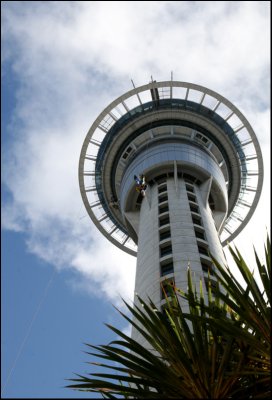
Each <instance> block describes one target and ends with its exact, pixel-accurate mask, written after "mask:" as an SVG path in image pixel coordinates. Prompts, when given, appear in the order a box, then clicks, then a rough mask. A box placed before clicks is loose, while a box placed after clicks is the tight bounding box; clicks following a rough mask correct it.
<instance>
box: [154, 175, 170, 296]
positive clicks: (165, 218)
mask: <svg viewBox="0 0 272 400" xmlns="http://www.w3.org/2000/svg"><path fill="white" fill-rule="evenodd" d="M156 181H157V182H158V196H159V197H158V203H159V240H160V242H162V241H166V242H164V243H161V244H160V258H163V257H165V256H171V254H172V243H171V230H170V226H169V225H170V218H169V205H168V194H167V182H166V177H161V178H160V179H159V181H158V177H157V178H156ZM165 213H167V214H165ZM167 239H168V240H167ZM173 272H174V265H173V259H172V257H170V258H167V259H166V260H162V261H161V262H160V275H161V277H164V276H166V275H168V274H172V273H173ZM169 283H170V284H171V285H174V279H173V278H171V279H167V280H165V281H163V283H162V284H161V299H165V297H166V296H167V297H169V296H170V294H171V293H170V291H169V286H168V285H169Z"/></svg>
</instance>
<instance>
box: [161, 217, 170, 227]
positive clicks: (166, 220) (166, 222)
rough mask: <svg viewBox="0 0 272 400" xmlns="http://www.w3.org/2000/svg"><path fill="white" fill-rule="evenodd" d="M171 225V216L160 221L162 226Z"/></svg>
mask: <svg viewBox="0 0 272 400" xmlns="http://www.w3.org/2000/svg"><path fill="white" fill-rule="evenodd" d="M169 223H170V219H169V215H167V216H165V217H162V218H160V219H159V224H160V226H164V225H167V224H169Z"/></svg>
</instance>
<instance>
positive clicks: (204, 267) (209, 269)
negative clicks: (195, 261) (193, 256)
mask: <svg viewBox="0 0 272 400" xmlns="http://www.w3.org/2000/svg"><path fill="white" fill-rule="evenodd" d="M201 267H202V271H203V272H205V273H206V274H208V273H209V274H210V275H214V271H213V266H212V263H211V262H210V263H209V262H208V261H207V260H205V261H203V260H201Z"/></svg>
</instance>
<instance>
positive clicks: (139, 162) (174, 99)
mask: <svg viewBox="0 0 272 400" xmlns="http://www.w3.org/2000/svg"><path fill="white" fill-rule="evenodd" d="M139 174H144V175H145V179H146V183H147V189H146V195H145V197H142V195H141V194H140V193H139V192H137V191H136V190H135V181H134V175H139ZM262 183H263V162H262V155H261V150H260V146H259V143H258V141H257V138H256V135H255V133H254V131H253V129H252V127H251V126H250V124H249V123H248V121H247V120H246V118H245V117H244V116H243V114H242V113H241V112H240V111H239V110H238V109H237V108H236V107H235V106H234V105H233V104H232V103H230V102H229V101H228V100H227V99H225V98H224V97H222V96H220V95H219V94H217V93H215V92H213V91H212V90H209V89H207V88H205V87H203V86H199V85H195V84H192V83H186V82H178V81H172V80H171V81H166V82H151V83H149V84H147V85H144V86H141V87H138V88H134V89H133V90H130V91H129V92H127V93H125V94H124V95H122V96H120V97H119V98H118V99H116V100H115V101H113V102H112V103H111V104H110V105H109V106H108V107H107V108H106V109H105V110H104V111H103V112H102V113H101V114H100V115H99V116H98V118H97V119H96V120H95V121H94V123H93V125H92V127H91V128H90V130H89V132H88V134H87V136H86V138H85V141H84V144H83V147H82V151H81V155H80V161H79V184H80V191H81V195H82V198H83V202H84V204H85V207H86V210H87V212H88V214H89V216H90V217H91V219H92V221H93V222H94V224H95V225H96V226H97V228H98V229H99V230H100V231H101V232H102V233H103V234H104V235H105V236H106V237H107V238H108V239H109V240H110V241H111V242H112V243H114V244H115V245H116V246H117V247H119V248H120V249H122V250H124V251H125V252H127V253H129V254H132V255H135V256H136V255H137V271H136V284H135V291H136V292H137V293H139V294H140V295H141V296H142V297H143V298H145V297H146V296H147V295H148V296H150V297H151V298H152V300H153V302H154V303H155V304H156V305H157V307H161V306H163V304H164V302H165V300H164V298H163V290H162V286H163V285H164V283H165V281H175V284H176V286H177V287H180V288H186V287H187V278H186V271H187V265H188V262H190V266H191V269H192V271H193V274H194V276H195V279H196V281H198V282H199V280H200V279H202V280H203V282H205V281H207V277H208V270H210V273H211V274H212V270H213V265H212V261H211V259H210V257H209V252H211V253H212V254H213V255H214V256H215V257H216V258H217V259H218V260H219V261H221V262H224V261H225V259H224V253H223V246H225V245H226V243H227V242H228V241H229V242H230V241H232V240H233V239H234V238H235V237H236V236H237V235H238V234H239V233H240V232H241V231H242V229H243V228H244V227H245V225H246V224H247V223H248V221H249V220H250V218H251V216H252V214H253V212H254V210H255V208H256V206H257V203H258V200H259V198H260V194H261V188H262Z"/></svg>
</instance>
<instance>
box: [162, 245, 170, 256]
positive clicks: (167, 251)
mask: <svg viewBox="0 0 272 400" xmlns="http://www.w3.org/2000/svg"><path fill="white" fill-rule="evenodd" d="M160 252H161V257H164V256H168V255H169V254H172V245H171V244H167V245H164V246H163V247H160Z"/></svg>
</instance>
